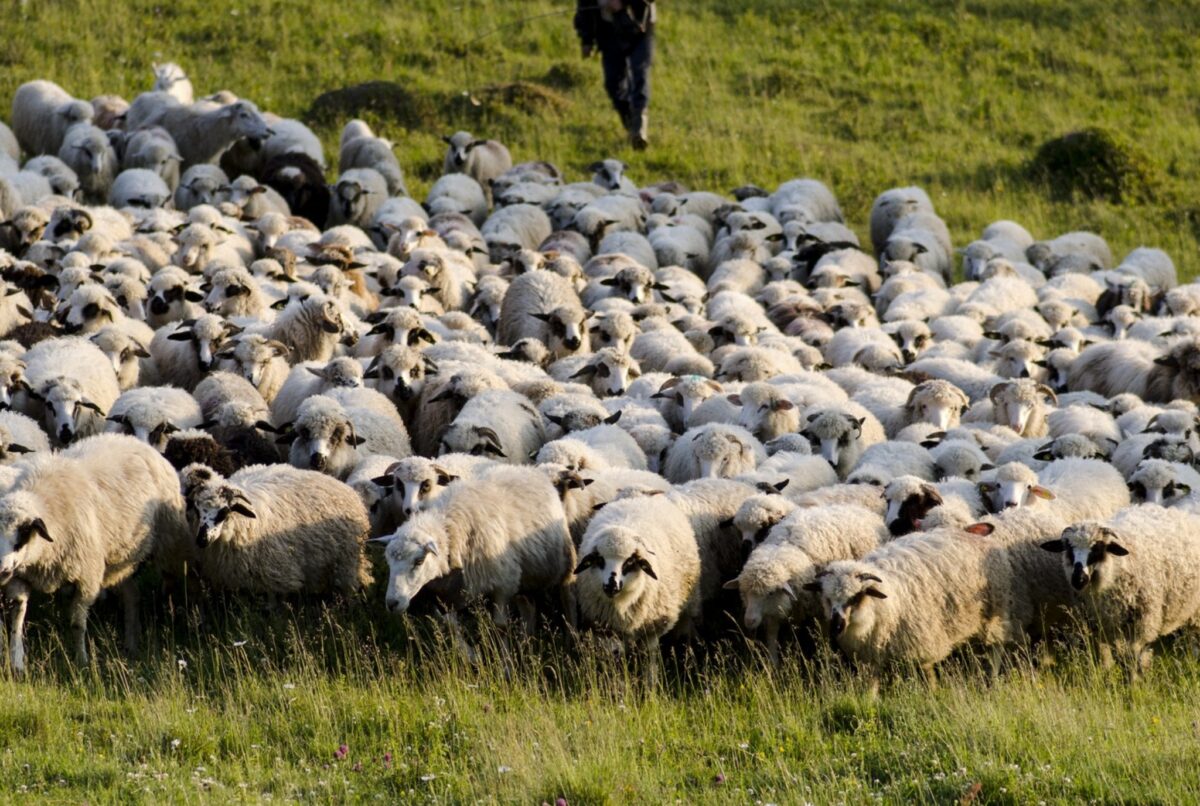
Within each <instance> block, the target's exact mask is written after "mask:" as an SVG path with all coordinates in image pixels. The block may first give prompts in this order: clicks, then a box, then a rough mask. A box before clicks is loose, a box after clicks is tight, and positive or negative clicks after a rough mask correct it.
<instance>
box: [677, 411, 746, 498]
mask: <svg viewBox="0 0 1200 806" xmlns="http://www.w3.org/2000/svg"><path fill="white" fill-rule="evenodd" d="M765 459H766V451H765V450H764V448H763V446H762V443H761V442H759V441H758V440H757V439H755V438H754V435H753V434H751V433H750V432H749V431H747V430H746V429H744V428H742V427H740V426H736V425H725V424H721V423H711V424H709V425H702V426H698V427H696V428H692V429H689V430H688V431H685V432H684V433H683V435H682V436H680V437H679V439H678V440H676V441H675V444H674V445H672V446H671V448H670V450H669V451H668V452H667V459H666V464H665V465H664V467H663V475H664V476H665V477H666V478H667V479H668V480H669V481H671V482H672V483H673V484H682V483H684V482H687V481H691V480H693V479H702V478H732V477H734V476H738V475H741V474H742V473H746V472H749V471H752V470H754V468H755V467H757V466H758V464H759V463H760V462H762V461H763V460H765Z"/></svg>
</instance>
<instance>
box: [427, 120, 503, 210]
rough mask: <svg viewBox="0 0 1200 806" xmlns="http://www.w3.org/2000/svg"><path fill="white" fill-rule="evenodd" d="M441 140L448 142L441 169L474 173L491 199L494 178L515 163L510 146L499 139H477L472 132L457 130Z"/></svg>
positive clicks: (471, 175) (470, 174)
mask: <svg viewBox="0 0 1200 806" xmlns="http://www.w3.org/2000/svg"><path fill="white" fill-rule="evenodd" d="M442 140H444V141H445V143H446V146H447V149H446V159H445V164H444V165H443V166H442V172H443V173H447V174H450V173H463V174H466V175H467V176H469V177H471V178H472V179H474V180H475V181H476V182H478V183H479V186H480V187H482V188H483V191H484V193H485V194H486V195H487V198H488V201H489V202H490V201H491V198H492V180H494V179H496V178H497V177H499V176H500V175H501V174H502V173H504V172H505V171H507V170H508V169H509V168H511V167H513V162H512V155H511V154H509V153H508V149H507V148H505V147H504V144H503V143H501V142H500V141H498V140H477V139H476V138H475V137H474V136H473V135H471V133H470V132H455V133H454V134H452V135H449V136H447V137H443V138H442Z"/></svg>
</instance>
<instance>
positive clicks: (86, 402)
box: [79, 397, 104, 415]
mask: <svg viewBox="0 0 1200 806" xmlns="http://www.w3.org/2000/svg"><path fill="white" fill-rule="evenodd" d="M79 405H81V406H83V407H84V408H85V409H91V410H92V411H94V412H96V413H97V414H100V415H103V414H104V409H102V408H100V407H99V406H97V405H96V404H95V403H93V402H92V401H90V400H88V399H87V398H86V397H85V398H83V399H81V400H80V401H79Z"/></svg>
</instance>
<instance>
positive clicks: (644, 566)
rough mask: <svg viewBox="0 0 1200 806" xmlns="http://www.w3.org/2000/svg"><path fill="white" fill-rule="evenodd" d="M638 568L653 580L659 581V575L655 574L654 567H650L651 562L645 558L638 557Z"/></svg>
mask: <svg viewBox="0 0 1200 806" xmlns="http://www.w3.org/2000/svg"><path fill="white" fill-rule="evenodd" d="M637 567H638V568H640V569H641V570H642V572H643V573H645V574H646V576H648V577H650V578H651V579H658V574H656V573H654V566H652V565H650V561H649V560H647V559H646V558H645V557H638V561H637Z"/></svg>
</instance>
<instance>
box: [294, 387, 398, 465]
mask: <svg viewBox="0 0 1200 806" xmlns="http://www.w3.org/2000/svg"><path fill="white" fill-rule="evenodd" d="M342 391H351V392H371V391H372V390H369V389H351V390H337V389H335V390H331V391H330V392H329V393H327V394H322V395H314V396H312V397H310V398H309V399H308V400H305V401H304V402H303V403H301V404H300V408H299V410H298V413H297V416H296V420H295V422H293V423H292V428H291V429H290V434H289V437H294V438H293V439H292V447H291V450H290V451H289V454H288V460H289V462H290V463H291V465H292V466H293V467H298V468H306V469H312V470H316V471H319V472H321V473H325V474H328V475H330V476H333V477H334V478H338V479H345V478H346V477H347V476H349V475H350V471H352V470H354V468H355V466H356V465H357V464H358V463H359V461H360V460H361V459H362V458H363V457H364V456H368V455H371V454H384V455H386V456H394V457H396V458H398V459H402V458H404V457H405V456H408V455H409V454H411V453H412V448H411V446H410V444H409V439H408V432H407V430H406V429H405V428H404V421H403V420H401V419H400V415H399V414H397V413H396V411H395V408H393V407H392V405H391V403H390V402H388V401H387V399H386V398H383V396H382V395H380V396H379V397H380V398H382V404H383V405H386V407H387V408H386V409H384V408H383V407H382V405H380V406H377V407H376V406H370V405H369V403H368V404H367V405H363V404H364V403H365V401H363V400H356V399H354V398H353V397H349V398H344V396H343V395H341V394H339V392H342ZM373 394H375V395H378V394H379V393H378V392H373ZM339 398H344V402H343V400H339ZM356 404H359V405H356ZM389 410H390V414H389V413H387V412H388V411H389Z"/></svg>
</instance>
